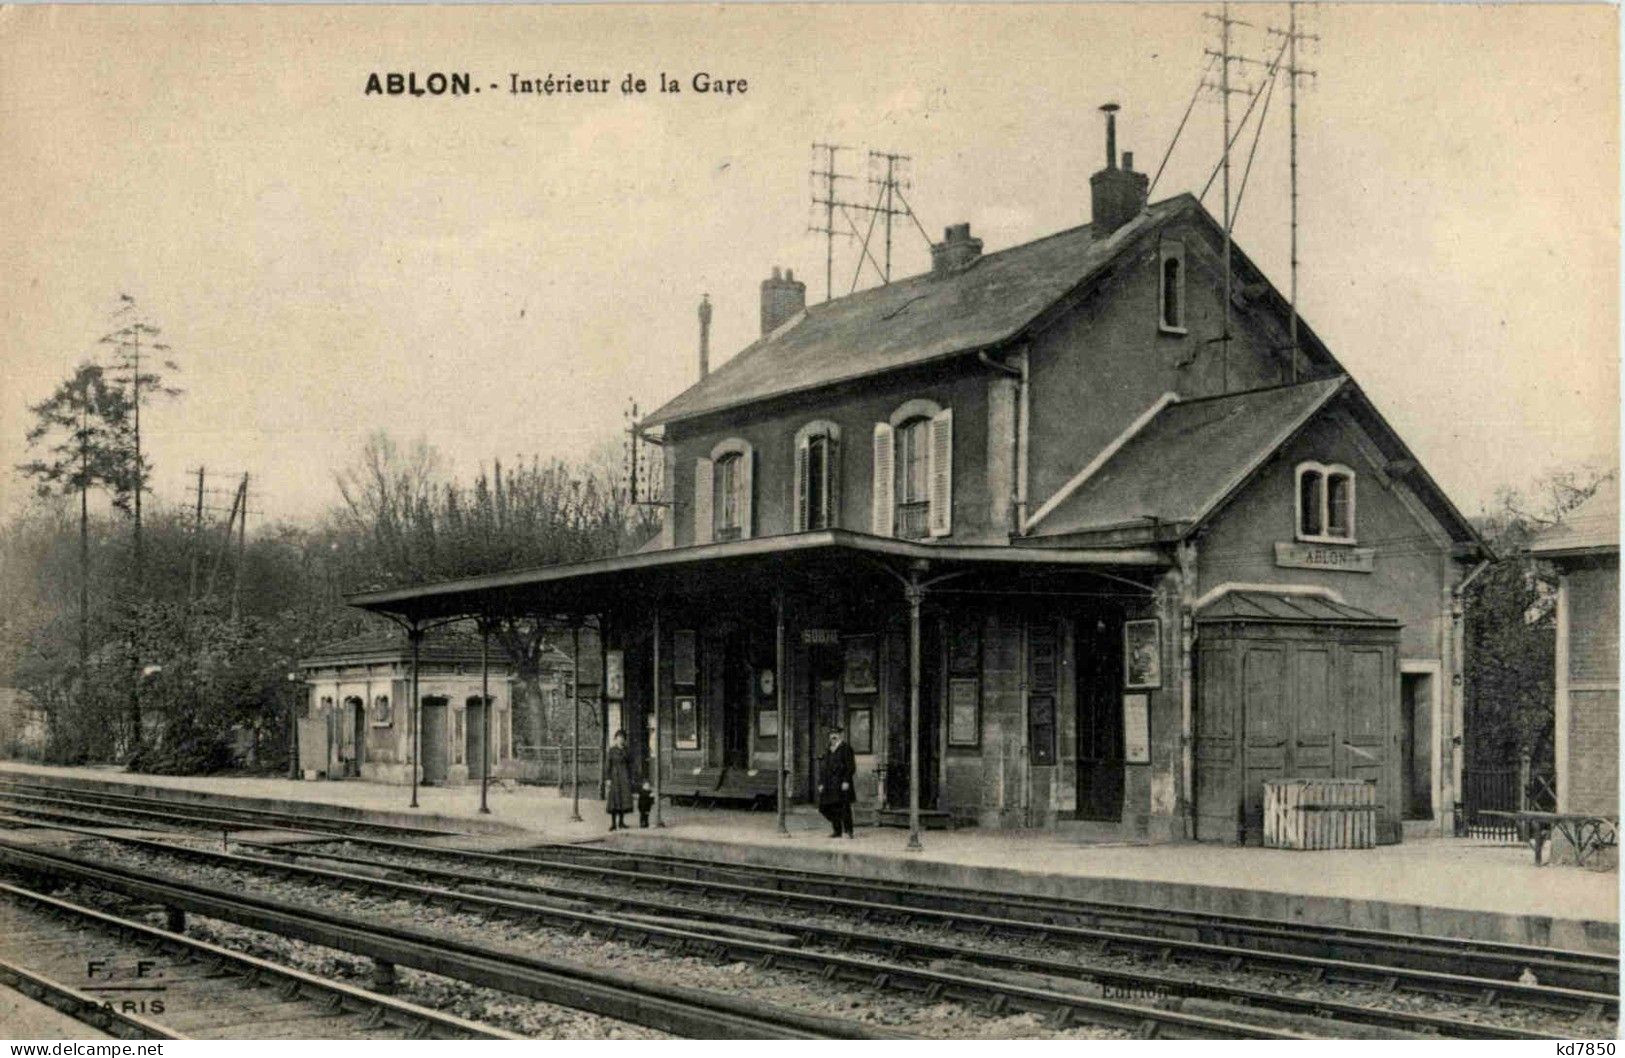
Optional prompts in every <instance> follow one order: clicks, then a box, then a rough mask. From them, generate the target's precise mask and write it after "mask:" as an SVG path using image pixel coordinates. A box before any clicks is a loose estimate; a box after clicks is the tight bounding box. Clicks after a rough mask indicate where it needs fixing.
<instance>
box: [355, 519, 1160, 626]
mask: <svg viewBox="0 0 1625 1058" xmlns="http://www.w3.org/2000/svg"><path fill="white" fill-rule="evenodd" d="M1170 564H1171V563H1170V560H1169V559H1168V557H1167V556H1166V555H1164V554H1162V553H1161V552H1159V551H1155V550H1149V549H1132V548H1126V549H1115V548H1099V549H1079V548H1016V547H1005V546H956V545H944V544H926V543H917V542H914V541H909V540H894V539H890V538H887V537H879V536H870V535H868V534H866V533H854V532H849V531H847V530H843V529H829V530H823V531H821V532H812V533H797V534H794V535H789V536H768V537H758V538H755V539H750V540H731V541H727V542H724V543H716V544H703V545H700V546H697V547H684V548H671V549H666V550H660V551H645V552H638V553H636V554H631V555H617V556H614V557H611V558H599V559H591V560H588V561H585V562H572V563H567V564H561V565H557V566H543V567H539V568H534V569H523V570H513V571H510V572H505V573H492V574H485V575H482V576H477V577H464V578H459V579H456V580H446V581H437V582H434V583H429V584H421V585H414V586H411V587H403V588H388V589H383V590H379V591H364V592H357V593H354V594H351V595H348V596H346V597H345V601H346V602H347V603H349V604H350V605H351V606H355V607H358V608H359V609H363V610H369V611H371V612H373V613H377V614H381V615H384V616H388V617H391V618H394V619H396V620H399V621H402V622H405V623H408V624H422V623H425V622H440V621H446V620H453V619H456V618H474V617H481V616H502V615H507V614H520V613H527V614H528V613H547V614H557V615H571V614H580V615H587V614H596V613H604V612H607V611H615V610H626V609H628V608H635V607H637V606H638V605H639V604H640V602H643V601H647V602H656V601H658V600H659V599H661V598H673V599H675V598H681V597H685V596H692V595H700V594H709V593H714V592H720V591H728V590H732V591H736V592H737V591H740V590H741V589H743V590H747V591H748V590H750V589H752V588H757V587H759V588H760V589H761V590H762V591H763V592H765V591H768V590H771V589H772V588H773V587H775V586H782V585H783V583H784V582H785V580H787V579H790V578H795V579H797V580H800V581H803V582H810V581H827V580H831V579H836V580H851V579H853V578H865V577H869V576H873V575H875V574H880V575H885V574H888V573H889V574H891V575H893V576H894V577H896V578H898V579H901V580H907V579H908V578H910V577H911V576H912V577H917V578H920V579H923V580H929V579H932V578H935V577H938V576H941V575H945V574H948V573H966V574H974V573H995V572H1000V571H1003V572H1007V573H1012V574H1039V575H1045V574H1066V573H1068V572H1085V571H1089V570H1095V571H1102V572H1104V571H1110V570H1117V571H1120V572H1123V571H1127V572H1132V571H1135V570H1143V571H1148V572H1149V571H1157V570H1160V569H1163V568H1166V567H1167V566H1169V565H1170Z"/></svg>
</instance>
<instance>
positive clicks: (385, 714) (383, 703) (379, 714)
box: [367, 694, 395, 727]
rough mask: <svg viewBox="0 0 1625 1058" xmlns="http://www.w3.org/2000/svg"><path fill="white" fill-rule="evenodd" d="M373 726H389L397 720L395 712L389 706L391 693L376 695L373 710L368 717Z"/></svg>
mask: <svg viewBox="0 0 1625 1058" xmlns="http://www.w3.org/2000/svg"><path fill="white" fill-rule="evenodd" d="M367 719H368V721H369V722H370V723H371V724H372V726H373V727H388V726H389V725H390V724H392V723H394V722H395V714H394V713H393V712H391V711H390V708H389V695H387V694H379V695H374V696H373V699H372V712H371V713H370V714H369V715H368V717H367Z"/></svg>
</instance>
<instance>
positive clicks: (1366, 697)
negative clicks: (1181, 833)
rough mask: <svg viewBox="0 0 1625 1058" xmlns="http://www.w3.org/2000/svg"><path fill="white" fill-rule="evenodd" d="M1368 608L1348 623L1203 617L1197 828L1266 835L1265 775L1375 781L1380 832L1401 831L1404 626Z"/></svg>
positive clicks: (1208, 834) (1207, 837)
mask: <svg viewBox="0 0 1625 1058" xmlns="http://www.w3.org/2000/svg"><path fill="white" fill-rule="evenodd" d="M1350 609H1352V608H1350ZM1356 612H1357V613H1358V612H1359V611H1356ZM1366 617H1367V619H1366V620H1363V621H1349V622H1347V623H1337V624H1334V623H1330V622H1324V623H1317V622H1307V621H1280V622H1266V621H1204V622H1202V624H1201V629H1200V635H1199V638H1198V649H1197V714H1196V816H1197V837H1199V838H1201V839H1202V840H1204V841H1225V842H1236V841H1245V842H1249V843H1256V842H1258V841H1260V840H1261V839H1262V831H1263V795H1264V783H1265V781H1267V780H1270V779H1300V778H1301V779H1313V778H1337V779H1363V780H1366V781H1368V782H1373V783H1375V784H1376V785H1377V788H1378V794H1377V800H1378V802H1379V804H1380V805H1381V811H1380V812H1379V816H1378V835H1379V840H1380V839H1381V837H1382V835H1383V834H1384V833H1385V832H1389V833H1391V832H1392V829H1393V827H1394V826H1395V825H1396V824H1394V822H1393V821H1394V820H1395V819H1396V818H1397V815H1398V812H1399V805H1398V803H1397V796H1398V793H1399V753H1398V748H1397V745H1396V743H1397V739H1398V730H1399V701H1398V698H1399V695H1398V688H1399V674H1398V659H1397V652H1398V633H1399V626H1398V625H1397V623H1394V622H1392V621H1385V620H1383V619H1381V618H1377V617H1375V616H1374V615H1366ZM1385 821H1387V823H1388V824H1389V825H1388V826H1387V827H1385V826H1384V822H1385Z"/></svg>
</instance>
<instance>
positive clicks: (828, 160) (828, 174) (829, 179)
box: [807, 143, 852, 301]
mask: <svg viewBox="0 0 1625 1058" xmlns="http://www.w3.org/2000/svg"><path fill="white" fill-rule="evenodd" d="M812 146H813V159H814V164H815V165H816V164H817V162H818V158H817V155H818V152H819V151H823V152H824V158H823V164H824V167H823V168H822V169H814V170H812V173H811V176H812V178H813V180H815V181H820V180H821V181H823V185H824V186H823V193H824V194H823V197H822V198H820V197H819V194H818V192H819V188H818V186H817V184H816V183H815V184H814V185H813V199H812V201H813V206H814V207H818V206H822V207H824V226H823V227H821V228H820V227H817V226H812V227H809V228H808V229H807V230H808V231H811V232H815V233H817V234H819V235H822V236H824V300H825V301H828V300H830V299H831V298H833V297H834V296H835V237H836V236H837V235H839V236H841V237H843V238H845V237H846V235H847V233H846V232H844V231H836V230H835V209H836V207H837V206H841V207H845V206H847V205H848V204H849V203H845V202H841V201H840V200H839V199H837V198H836V197H835V182H836V181H837V180H850V179H852V178H851V177H850V176H845V175H843V174H842V173H840V172H839V171H838V170H837V169H836V167H835V156H836V153H837V152H839V151H844V150H847V149H848V148H846V147H843V146H841V145H840V144H838V143H815V144H813V145H812Z"/></svg>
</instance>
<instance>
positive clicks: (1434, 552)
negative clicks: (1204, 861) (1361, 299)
mask: <svg viewBox="0 0 1625 1058" xmlns="http://www.w3.org/2000/svg"><path fill="white" fill-rule="evenodd" d="M1108 120H1110V119H1109V118H1108ZM1147 183H1148V181H1147V178H1146V176H1145V175H1144V174H1142V173H1139V172H1137V171H1135V170H1134V169H1133V162H1132V155H1130V154H1124V155H1123V156H1122V158H1121V160H1119V158H1118V157H1117V154H1116V150H1115V137H1114V134H1113V133H1111V132H1109V133H1108V147H1107V164H1106V166H1105V168H1103V169H1102V170H1100V171H1099V172H1096V173H1095V174H1093V176H1092V177H1091V178H1090V179H1089V181H1088V184H1089V187H1088V190H1087V191H1085V190H1084V189H1083V187H1082V186H1081V184H1082V181H1079V184H1080V187H1079V200H1080V206H1081V203H1082V202H1083V201H1084V200H1086V199H1087V200H1088V201H1089V202H1090V204H1091V208H1092V212H1091V220H1090V221H1089V223H1086V224H1081V225H1079V226H1077V227H1074V228H1071V229H1068V230H1065V231H1061V232H1058V233H1056V234H1054V235H1051V236H1048V237H1046V238H1041V239H1038V240H1036V241H1033V242H1030V243H1026V244H1024V245H1020V246H1015V247H1012V248H1009V249H1005V250H1001V251H998V252H993V253H984V252H983V246H982V242H981V240H980V239H978V238H976V237H974V236H973V235H972V234H971V231H970V226H969V225H968V224H958V225H954V226H951V227H949V228H948V229H947V230H946V232H945V237H944V239H943V241H942V242H941V243H939V244H936V245H935V246H934V247H933V252H932V268H931V270H930V271H929V272H928V273H926V274H923V275H919V276H915V277H912V278H908V279H904V280H901V281H897V282H892V283H890V284H888V285H885V286H881V287H878V288H875V289H870V290H866V291H862V292H859V293H855V294H852V295H850V296H847V297H840V298H836V299H833V300H831V301H827V302H825V303H823V304H817V305H808V304H806V301H805V287H804V285H803V284H802V283H801V282H800V281H798V280H796V279H795V277H794V275H793V274H792V273H789V272H784V273H780V272H779V271H778V270H776V269H775V270H774V272H773V274H772V275H771V276H770V277H769V278H768V279H767V280H766V281H764V282H763V283H762V286H761V336H760V338H759V339H758V340H756V341H754V342H752V343H751V344H750V345H749V346H747V347H746V348H744V349H743V350H741V351H739V352H738V353H737V354H736V355H735V356H733V357H732V358H731V359H729V360H728V361H726V362H725V363H723V364H722V365H721V366H720V367H718V368H717V369H716V370H715V371H707V370H706V367H707V366H708V338H707V336H706V325H707V324H708V306H702V309H701V321H702V338H701V350H702V351H701V375H702V377H701V378H700V380H699V381H698V382H697V383H696V384H695V385H693V386H691V387H690V388H688V389H687V390H685V391H684V392H682V393H681V394H679V395H677V396H676V397H675V398H674V399H672V400H671V401H669V402H668V403H667V404H665V405H664V406H663V407H661V408H659V409H658V410H657V411H655V412H654V413H653V414H651V415H650V416H649V417H648V418H647V419H646V420H645V422H644V423H643V430H644V433H645V435H646V436H647V437H649V439H650V440H652V441H654V442H655V443H657V444H659V445H660V446H661V450H662V452H663V455H664V460H665V477H664V480H665V482H666V488H667V489H668V495H667V497H666V500H667V507H666V518H665V522H664V527H663V530H662V532H661V535H660V537H659V538H658V539H657V540H655V541H652V542H651V544H650V545H649V546H648V547H646V548H645V549H643V550H642V551H640V552H639V553H637V554H633V555H625V556H619V557H614V558H605V559H599V560H594V561H589V562H582V563H576V564H572V565H567V566H556V567H549V568H545V569H536V570H517V571H513V572H511V573H503V574H496V575H491V576H484V577H475V578H468V579H465V580H459V581H453V582H447V583H441V584H435V585H426V586H422V587H415V588H402V589H397V590H391V591H379V592H369V593H364V594H361V595H356V596H353V597H351V600H350V601H351V602H352V603H353V604H354V605H357V606H360V607H363V608H365V609H368V610H372V611H375V612H381V613H386V614H390V615H392V616H394V617H395V618H397V619H399V620H403V621H406V622H408V623H424V622H430V621H434V620H441V619H444V618H446V617H448V616H454V615H459V614H461V615H477V614H481V613H500V612H514V611H526V612H542V613H560V614H595V615H598V616H599V617H600V618H601V619H602V620H603V622H604V626H605V628H606V634H607V640H606V646H607V648H608V654H607V659H608V667H607V671H606V677H605V679H606V695H607V696H608V697H609V698H610V699H611V702H610V707H611V709H612V710H614V712H613V714H612V715H613V717H614V719H613V720H612V721H611V723H612V724H614V723H622V724H624V725H625V726H626V727H627V728H628V729H629V731H630V732H631V735H632V739H633V743H634V746H635V748H636V749H637V751H638V752H639V753H642V754H644V755H645V757H646V758H647V756H648V755H649V753H650V749H651V747H653V748H654V757H655V758H656V759H657V761H658V768H657V769H656V771H655V778H656V779H657V781H658V783H659V786H660V789H661V792H662V795H663V796H664V797H667V798H670V797H681V798H689V797H698V798H699V799H700V800H702V801H703V800H706V799H708V798H710V799H715V800H718V801H728V800H733V801H744V800H751V799H755V800H761V799H762V797H763V795H764V794H767V795H768V796H770V797H771V796H773V795H776V793H777V784H778V779H779V773H780V771H781V766H782V771H783V773H784V778H785V783H786V793H787V795H788V797H789V799H790V800H792V801H808V800H812V799H814V798H815V795H816V781H817V780H816V759H817V756H818V753H819V751H820V749H821V748H822V745H823V739H822V730H823V729H824V728H825V727H826V726H829V725H838V726H840V727H842V728H843V729H844V730H845V731H846V733H847V736H848V739H849V741H850V742H851V743H852V745H853V748H854V751H855V752H856V755H857V763H858V775H857V783H856V786H857V794H858V798H859V804H858V809H859V814H860V817H862V816H867V817H869V818H871V819H876V820H878V821H881V822H893V821H898V822H900V821H903V820H904V819H910V818H912V819H913V820H914V821H915V822H916V824H917V825H931V824H936V823H940V824H943V825H948V824H952V825H961V824H976V825H981V826H985V827H1008V828H1045V829H1051V830H1057V831H1062V832H1067V833H1071V834H1075V835H1077V836H1078V837H1079V838H1080V839H1091V838H1100V839H1116V838H1121V839H1142V840H1143V839H1151V840H1173V839H1180V838H1197V839H1201V840H1204V841H1217V842H1241V841H1257V840H1258V835H1259V831H1260V825H1261V823H1260V812H1261V792H1262V784H1263V782H1264V780H1266V779H1271V778H1283V777H1303V778H1310V777H1343V778H1350V777H1353V778H1362V779H1366V780H1367V781H1370V782H1372V783H1374V784H1376V785H1377V787H1378V788H1379V789H1378V793H1379V796H1378V798H1377V800H1378V801H1379V803H1380V807H1379V813H1380V814H1379V827H1378V830H1379V833H1380V835H1381V836H1382V838H1383V839H1384V840H1397V839H1398V838H1399V836H1400V835H1401V833H1402V830H1404V829H1411V830H1415V831H1425V832H1434V833H1437V832H1439V831H1440V829H1441V821H1442V820H1447V819H1449V818H1450V816H1451V813H1452V810H1453V805H1454V802H1455V801H1456V799H1457V791H1458V790H1459V787H1460V768H1461V760H1460V748H1459V743H1460V734H1461V730H1462V727H1461V719H1462V718H1461V697H1460V679H1459V675H1460V672H1461V635H1460V632H1461V628H1460V620H1459V605H1458V599H1457V589H1458V587H1459V585H1460V584H1461V583H1462V581H1463V579H1464V578H1465V577H1466V576H1467V575H1468V574H1469V572H1470V571H1471V569H1472V568H1473V566H1474V564H1475V563H1476V562H1478V561H1479V560H1480V559H1481V558H1482V557H1483V555H1484V554H1485V551H1484V548H1483V546H1482V544H1481V542H1480V541H1479V540H1478V538H1477V537H1476V535H1475V534H1474V531H1473V529H1472V528H1471V526H1470V525H1469V524H1468V523H1467V521H1466V520H1465V519H1464V518H1463V517H1462V516H1461V514H1460V513H1459V512H1458V511H1457V509H1456V508H1455V507H1454V506H1453V505H1452V504H1451V502H1450V500H1449V499H1448V498H1447V497H1446V496H1445V495H1444V494H1443V492H1442V491H1441V490H1440V489H1439V487H1438V486H1437V485H1436V484H1435V483H1434V481H1433V479H1432V478H1431V477H1430V476H1429V475H1428V473H1427V472H1426V470H1425V469H1424V468H1423V467H1422V466H1421V464H1420V463H1419V462H1418V460H1417V458H1416V457H1415V455H1414V454H1413V453H1412V452H1411V451H1410V450H1409V449H1408V448H1407V447H1406V445H1405V444H1404V442H1403V441H1402V440H1401V438H1400V437H1399V436H1398V434H1397V433H1396V432H1395V431H1394V430H1393V428H1392V427H1391V426H1390V425H1389V424H1388V423H1387V421H1386V420H1385V419H1384V418H1383V416H1382V414H1381V413H1380V411H1379V410H1378V409H1377V408H1376V407H1375V406H1374V405H1373V403H1372V402H1371V400H1370V399H1369V398H1368V397H1367V396H1366V395H1365V393H1364V392H1363V391H1362V390H1361V389H1360V387H1359V386H1358V384H1357V383H1356V382H1355V381H1354V380H1353V379H1351V378H1350V377H1349V375H1348V373H1347V372H1346V371H1345V370H1344V369H1343V367H1342V366H1341V365H1340V364H1339V362H1338V361H1337V359H1336V358H1335V357H1334V356H1333V354H1332V352H1331V351H1330V350H1329V349H1328V348H1327V347H1326V346H1325V344H1324V343H1323V342H1322V341H1321V340H1320V339H1319V338H1318V337H1317V336H1316V335H1315V333H1314V332H1313V330H1312V329H1311V328H1309V326H1308V325H1307V324H1305V323H1303V322H1302V321H1301V320H1298V319H1297V318H1296V316H1295V313H1294V312H1293V311H1292V309H1291V307H1290V306H1289V304H1288V302H1287V300H1286V299H1285V298H1283V297H1282V295H1281V294H1280V293H1279V292H1278V291H1277V290H1276V289H1275V287H1273V286H1272V285H1271V284H1270V283H1269V281H1268V280H1267V279H1266V278H1265V277H1264V276H1263V274H1262V273H1261V272H1260V271H1259V270H1258V269H1257V268H1256V267H1255V266H1254V265H1253V264H1252V263H1251V261H1250V260H1249V259H1248V258H1247V257H1246V255H1245V254H1244V253H1243V252H1241V250H1240V249H1239V248H1237V249H1233V250H1232V255H1231V266H1230V268H1229V269H1228V273H1227V270H1226V268H1225V264H1224V261H1225V258H1224V253H1225V250H1224V247H1225V238H1224V232H1223V230H1222V228H1221V227H1220V225H1219V224H1218V223H1217V222H1216V221H1215V219H1214V218H1213V217H1212V216H1211V215H1210V214H1209V213H1208V212H1207V210H1206V209H1204V208H1203V206H1202V205H1201V204H1200V203H1199V202H1198V200H1197V199H1196V198H1194V197H1192V196H1190V195H1188V194H1182V195H1178V196H1175V197H1173V198H1169V199H1165V200H1162V201H1159V202H1154V203H1148V202H1147V197H1146V192H1147ZM1227 292H1228V303H1227V301H1226V293H1227ZM1392 355H1412V351H1410V350H1406V351H1400V350H1394V351H1392Z"/></svg>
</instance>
